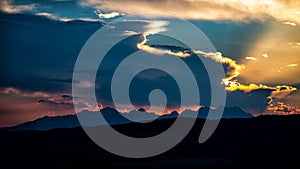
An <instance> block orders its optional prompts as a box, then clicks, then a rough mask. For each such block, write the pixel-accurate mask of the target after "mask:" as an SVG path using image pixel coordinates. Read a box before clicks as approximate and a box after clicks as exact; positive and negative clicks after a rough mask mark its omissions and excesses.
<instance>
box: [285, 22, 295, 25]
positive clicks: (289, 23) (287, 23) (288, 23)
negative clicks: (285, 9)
mask: <svg viewBox="0 0 300 169" xmlns="http://www.w3.org/2000/svg"><path fill="white" fill-rule="evenodd" d="M282 24H284V25H291V26H297V24H296V23H294V22H282Z"/></svg>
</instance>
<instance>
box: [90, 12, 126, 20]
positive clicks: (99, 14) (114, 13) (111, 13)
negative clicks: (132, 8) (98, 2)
mask: <svg viewBox="0 0 300 169" xmlns="http://www.w3.org/2000/svg"><path fill="white" fill-rule="evenodd" d="M95 14H96V15H97V16H98V17H99V18H105V19H109V18H114V17H116V16H120V15H121V14H120V13H119V12H110V13H102V12H100V11H98V10H97V11H95Z"/></svg>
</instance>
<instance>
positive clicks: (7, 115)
mask: <svg viewBox="0 0 300 169" xmlns="http://www.w3.org/2000/svg"><path fill="white" fill-rule="evenodd" d="M133 6H134V8H133ZM0 11H1V13H0V24H1V30H0V33H1V38H0V41H1V43H0V44H1V47H0V49H1V57H0V63H1V69H0V79H1V80H0V105H1V106H0V127H4V126H12V125H16V124H20V123H23V122H26V121H30V120H34V119H37V118H40V117H43V116H58V115H66V114H74V113H75V112H74V109H73V100H72V95H71V92H72V88H71V84H72V72H73V69H74V65H75V62H76V59H77V57H78V54H79V52H80V50H81V48H82V47H83V45H84V44H85V42H86V41H87V40H88V38H89V37H90V36H91V35H92V34H93V33H94V32H95V31H97V30H98V29H99V28H101V27H102V26H104V25H106V24H107V23H109V22H111V21H113V20H114V19H118V18H121V17H123V16H128V15H130V14H136V13H139V12H158V13H168V14H170V15H172V16H176V17H179V18H181V19H185V20H188V21H190V22H191V23H193V24H194V25H195V26H196V27H198V28H199V29H200V30H202V31H203V33H204V34H205V35H206V36H207V37H208V38H209V39H210V41H211V42H212V44H213V45H214V47H215V48H216V51H203V50H197V49H193V50H191V51H189V52H187V51H186V49H184V47H185V46H184V45H183V46H182V44H180V43H179V42H176V41H174V40H170V39H167V40H164V38H162V37H160V36H159V34H160V33H163V32H166V31H168V29H169V28H170V26H171V25H170V23H168V22H166V21H163V20H151V19H149V20H126V21H124V22H123V26H124V27H122V28H123V29H124V30H123V29H122V30H121V29H120V30H121V31H120V36H125V35H126V36H128V35H130V36H132V38H131V39H128V40H127V41H126V43H125V42H124V43H125V44H126V45H127V46H126V48H124V47H122V46H121V47H119V48H118V51H119V52H121V51H123V50H124V51H126V50H127V49H128V48H129V49H134V50H138V51H140V52H144V54H145V55H146V54H152V55H157V56H163V57H169V56H171V57H180V58H182V59H183V60H184V61H186V62H187V63H189V64H191V65H192V64H193V58H194V55H193V54H200V55H202V56H203V57H204V58H206V59H208V60H212V61H214V62H217V63H221V64H222V65H223V66H224V68H225V73H226V77H225V78H223V79H220V82H222V83H223V84H224V85H225V89H226V91H227V102H226V105H225V106H239V107H241V108H242V109H243V110H244V111H246V112H249V113H251V114H253V115H255V116H257V115H263V114H284V115H288V114H296V113H300V104H299V103H300V92H299V90H298V89H299V88H300V79H299V75H300V69H299V66H300V57H299V54H300V29H299V25H300V2H298V1H293V0H264V1H259V0H252V1H249V0H240V1H237V0H172V1H171V0H152V1H147V0H122V1H120V0H45V1H35V0H14V1H13V0H3V1H1V2H0ZM112 26H114V27H115V29H118V28H119V26H118V25H112ZM125 28H126V29H125ZM181 29H184V28H181ZM155 45H160V47H158V46H155ZM166 45H169V46H166ZM163 46H164V47H163ZM171 47H172V48H171ZM179 47H181V48H179ZM114 61H115V59H114V58H111V59H108V61H107V65H113V62H114ZM132 66H133V65H132ZM170 67H172V65H170ZM200 67H201V65H200V66H199V65H194V67H193V69H196V70H197V71H199V72H200V73H201V74H203V76H204V77H205V70H202V69H201V68H200ZM130 68H131V65H129V67H128V70H129V71H130ZM111 69H112V67H110V68H108V69H107V74H105V75H106V76H108V77H109V75H110V74H111V73H112V70H111ZM172 70H173V71H174V73H177V74H178V75H180V76H182V77H184V76H185V74H183V73H182V72H181V71H180V69H172ZM148 74H150V75H148V76H147V72H146V73H145V74H144V75H141V77H140V78H137V79H136V81H135V83H133V85H135V84H136V85H135V86H136V88H137V89H138V90H140V91H142V90H143V89H148V90H150V89H152V88H151V83H150V82H151V81H149V79H150V80H151V78H152V80H153V79H155V82H157V87H160V88H164V87H165V86H168V88H166V89H165V90H166V93H167V94H169V95H170V98H171V99H173V100H175V101H173V102H172V101H171V102H170V103H169V104H168V106H167V107H168V109H170V110H168V111H166V112H165V113H168V112H170V111H171V110H172V109H175V110H176V109H177V106H178V105H177V101H176V98H177V97H178V96H177V95H176V94H173V93H174V92H173V91H174V90H176V85H175V86H172V83H171V82H172V79H170V78H169V77H168V76H166V75H162V74H161V73H156V72H155V71H154V72H150V73H149V72H148ZM145 77H146V78H145ZM104 79H105V78H104ZM200 81H201V80H200ZM201 82H202V83H205V82H203V81H201ZM78 83H79V84H80V85H82V86H83V87H87V88H88V87H90V86H91V84H89V83H88V82H78ZM140 83H141V84H144V86H146V87H139V86H140V85H138V84H140ZM169 83H170V85H167V84H169ZM96 85H98V86H100V87H98V88H97V89H96V92H97V99H98V103H99V105H101V106H111V104H112V103H111V99H110V94H109V93H107V92H108V91H107V90H106V88H105V87H101V86H107V85H109V84H108V83H107V81H105V80H102V81H101V80H100V81H97V82H96ZM120 85H121V84H120ZM200 91H202V94H203V95H204V97H207V98H209V93H206V90H205V87H204V88H201V89H200ZM147 94H148V93H147V92H145V91H144V92H135V93H133V98H135V99H133V100H135V102H136V103H135V104H136V106H137V107H139V106H145V107H147V106H148V104H149V101H148V100H147V97H146V96H147ZM75 104H78V105H80V106H81V107H82V110H89V111H94V110H96V109H97V108H96V107H94V106H93V105H91V104H90V103H89V102H86V101H81V102H78V103H75ZM185 106H186V107H185V108H186V109H198V108H199V107H201V106H209V105H207V103H206V102H205V101H204V102H203V103H202V104H201V105H185ZM121 107H122V110H123V111H130V110H129V106H128V105H126V104H124V105H122V106H121Z"/></svg>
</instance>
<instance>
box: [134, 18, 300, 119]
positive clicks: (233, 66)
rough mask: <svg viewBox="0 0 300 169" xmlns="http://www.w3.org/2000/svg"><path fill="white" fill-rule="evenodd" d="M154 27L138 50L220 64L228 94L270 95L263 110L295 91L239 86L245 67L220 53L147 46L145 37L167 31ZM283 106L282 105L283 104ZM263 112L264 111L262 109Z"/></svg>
mask: <svg viewBox="0 0 300 169" xmlns="http://www.w3.org/2000/svg"><path fill="white" fill-rule="evenodd" d="M153 23H154V25H159V26H157V27H154V30H157V31H152V33H149V32H151V30H152V29H149V30H148V29H146V31H145V32H144V33H143V37H144V39H143V41H142V42H140V43H138V44H137V47H138V49H140V50H143V51H146V52H149V53H152V54H156V55H164V54H168V55H172V56H177V57H189V56H191V53H195V54H199V55H201V56H204V57H207V58H210V59H212V60H214V61H216V62H219V63H222V64H223V65H226V66H227V70H226V78H224V79H222V83H223V84H225V85H226V90H227V91H229V92H236V91H243V92H244V93H250V92H252V91H257V90H267V91H269V92H270V94H269V95H268V96H267V97H265V99H266V100H267V99H269V100H270V101H269V102H267V104H266V106H265V107H264V108H266V107H267V110H275V108H274V104H273V102H274V100H275V99H276V100H278V99H282V98H285V97H286V96H288V95H289V94H290V93H292V92H294V91H296V90H297V88H295V87H292V86H287V85H278V86H275V87H274V86H268V85H264V84H254V83H250V84H248V85H247V84H241V83H240V82H238V79H237V78H238V77H239V75H240V74H241V72H242V71H243V70H244V69H245V68H246V67H245V65H243V64H238V63H237V61H235V60H233V59H231V58H229V57H225V56H223V55H222V53H220V52H216V53H213V52H203V51H200V50H193V51H177V52H173V51H171V50H169V49H161V48H157V46H156V47H153V45H152V46H149V45H147V41H148V39H147V36H149V35H154V34H156V33H159V32H162V31H167V28H165V27H166V26H167V24H155V22H153ZM262 56H263V57H264V58H267V57H268V54H262ZM246 60H254V61H257V60H258V59H257V58H255V57H246ZM291 66H292V67H293V66H297V65H295V64H291ZM281 103H283V102H281ZM283 104H284V103H283ZM283 104H281V105H283ZM277 107H278V106H277ZM289 107H290V109H293V110H296V109H295V107H293V106H289ZM264 110H265V109H264ZM289 112H291V113H295V112H294V111H289Z"/></svg>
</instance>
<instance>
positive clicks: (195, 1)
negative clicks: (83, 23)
mask: <svg viewBox="0 0 300 169" xmlns="http://www.w3.org/2000/svg"><path fill="white" fill-rule="evenodd" d="M82 4H85V5H91V6H94V7H96V8H98V9H105V10H113V11H119V12H124V13H127V14H136V13H143V12H159V13H169V14H170V15H172V16H177V17H181V18H185V19H194V20H214V21H237V22H247V21H251V20H261V21H265V20H277V21H280V22H295V23H299V22H300V16H299V15H298V13H297V12H298V10H299V8H300V3H299V2H298V1H287V0H286V1H280V0H265V1H261V0H252V1H249V0H240V1H237V0H172V1H170V0H152V1H148V0H83V1H82ZM133 6H134V8H133Z"/></svg>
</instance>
